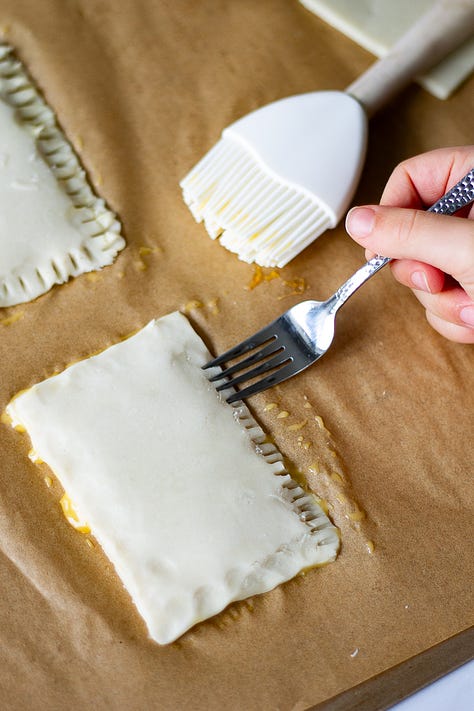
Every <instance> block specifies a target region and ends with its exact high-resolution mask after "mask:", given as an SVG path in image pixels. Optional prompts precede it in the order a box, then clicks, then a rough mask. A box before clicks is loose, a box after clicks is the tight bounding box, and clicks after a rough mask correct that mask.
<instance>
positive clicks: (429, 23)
mask: <svg viewBox="0 0 474 711" xmlns="http://www.w3.org/2000/svg"><path fill="white" fill-rule="evenodd" d="M473 33H474V0H438V2H436V3H435V5H433V7H432V8H431V9H430V10H428V12H427V13H426V14H424V15H423V16H422V17H421V18H420V19H419V20H418V22H416V23H415V24H414V25H413V26H412V27H411V28H410V29H409V30H408V32H407V33H406V34H404V35H403V36H402V37H401V38H400V39H399V40H398V42H397V43H396V44H395V45H394V46H393V47H392V49H391V50H390V52H389V53H388V54H387V55H386V56H385V57H383V58H382V59H379V60H378V61H377V62H375V64H373V65H372V66H371V67H370V68H369V69H368V70H367V71H366V72H364V74H362V76H361V77H359V78H358V79H356V80H355V81H354V82H353V83H352V84H351V85H350V86H349V87H348V88H347V89H346V91H347V93H348V94H351V96H353V97H354V98H355V99H357V100H358V101H359V102H360V103H361V104H362V105H363V106H364V108H365V110H366V112H367V114H368V116H371V115H372V114H374V113H375V112H376V111H378V110H379V109H380V108H381V107H382V106H384V105H385V104H386V103H387V102H389V101H390V99H392V98H393V97H394V96H395V95H396V94H397V93H398V92H399V91H401V90H402V89H403V88H404V87H405V86H406V85H407V84H409V83H410V82H411V81H412V80H413V78H414V77H415V76H417V75H418V74H420V73H422V72H424V71H426V70H427V69H429V68H430V67H433V66H434V65H435V64H437V63H438V62H439V61H441V59H443V58H444V57H445V56H446V55H447V54H449V53H450V52H452V51H453V50H454V49H455V48H456V47H458V46H459V45H460V44H461V43H462V42H463V41H464V40H466V39H468V38H469V37H470V36H471V35H472V34H473Z"/></svg>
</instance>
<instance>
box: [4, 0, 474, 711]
mask: <svg viewBox="0 0 474 711" xmlns="http://www.w3.org/2000/svg"><path fill="white" fill-rule="evenodd" d="M0 26H2V27H3V28H4V30H5V31H6V32H7V36H8V38H9V39H10V40H11V42H12V43H13V44H14V45H15V46H16V47H17V49H18V52H19V54H20V55H21V57H22V59H23V60H24V61H25V63H26V64H27V66H28V68H29V70H30V71H31V73H32V74H33V76H34V78H35V79H36V81H37V83H38V84H39V86H40V87H41V89H42V90H43V91H44V94H45V96H46V99H47V100H48V101H49V102H50V104H51V106H52V107H53V108H54V109H55V111H56V112H57V115H58V117H59V121H60V123H61V125H62V126H63V128H64V129H65V131H66V133H67V135H68V137H69V138H70V140H71V141H72V142H73V144H74V145H75V147H76V149H77V151H78V153H79V154H80V156H81V158H82V161H83V163H84V165H85V167H86V169H87V171H88V173H89V176H90V179H91V181H92V183H93V184H94V186H95V188H96V189H97V191H98V192H99V193H100V194H101V195H103V196H104V197H105V198H106V200H107V201H108V202H109V204H110V205H111V207H112V208H113V209H114V210H116V211H117V213H118V214H119V216H120V218H121V219H122V221H123V226H124V233H125V236H126V239H127V242H128V246H127V248H126V249H125V251H124V252H123V253H122V254H121V255H120V256H119V257H118V259H117V261H116V263H115V264H114V265H113V266H112V267H109V268H106V269H104V270H103V271H102V272H101V273H100V274H98V275H97V276H92V277H88V276H82V277H80V278H77V279H75V280H73V281H71V282H70V283H68V284H67V285H65V286H61V287H57V288H55V289H53V290H52V291H51V292H50V293H48V294H47V295H45V296H43V297H41V298H39V299H38V300H37V301H35V302H34V303H31V304H25V305H20V306H18V307H15V308H12V309H6V310H4V311H3V312H2V313H1V314H0V318H1V319H2V321H1V322H0V363H1V382H0V408H1V409H2V410H3V409H4V407H5V405H6V404H7V403H8V401H9V399H10V398H11V397H12V396H13V395H14V394H15V393H16V392H17V391H18V390H20V389H22V388H25V387H28V386H30V385H32V384H33V383H35V382H38V381H39V380H41V379H43V378H44V377H46V376H48V375H51V374H52V373H53V371H54V370H55V369H57V368H59V369H61V368H63V367H64V366H65V365H66V364H68V363H70V362H71V361H73V360H76V359H77V358H80V357H83V356H86V355H88V354H90V353H92V352H94V351H97V350H99V349H103V348H105V347H107V346H108V345H110V344H112V343H114V342H116V341H117V340H118V339H119V338H121V337H122V336H123V335H125V334H127V333H130V332H131V331H133V330H134V329H137V328H139V327H142V326H143V325H145V324H146V323H147V322H148V320H149V319H151V318H153V317H159V316H162V315H164V314H166V313H168V312H169V311H172V310H175V309H179V308H181V309H183V308H185V307H186V306H187V310H188V311H189V312H190V314H189V315H190V318H191V319H192V322H193V324H194V325H195V327H196V328H197V329H198V331H199V332H200V333H201V335H203V336H204V338H205V339H206V341H207V343H208V344H209V346H210V347H212V348H213V349H214V350H215V351H216V352H219V351H221V350H222V349H223V348H225V347H228V346H230V345H231V344H233V343H234V342H236V341H237V340H240V339H241V338H243V337H244V336H246V335H248V334H249V333H251V332H253V331H254V330H256V329H257V328H258V327H261V326H262V325H264V324H265V323H267V322H268V321H269V320H270V319H272V318H274V317H275V316H276V315H278V314H279V313H280V312H281V311H283V310H285V309H286V308H288V307H289V306H291V305H292V304H293V303H296V302H297V301H298V300H300V299H301V298H315V299H321V298H326V297H327V296H328V295H329V294H330V293H332V291H333V290H334V289H335V288H337V287H338V286H339V285H340V283H342V281H343V280H344V279H345V278H347V276H348V275H349V274H350V273H352V271H354V270H355V269H356V268H357V267H358V266H359V265H360V264H361V262H362V261H363V250H362V249H361V248H360V247H358V246H357V245H355V244H354V243H353V242H352V241H351V240H350V239H349V238H348V237H347V236H346V235H345V233H344V230H343V228H342V227H339V228H337V229H336V230H333V231H331V232H328V233H326V234H325V235H324V236H322V237H321V238H320V239H319V240H318V241H317V242H316V243H315V244H314V245H313V246H311V247H310V248H309V249H307V250H306V251H305V252H304V254H302V255H300V256H299V257H298V258H297V259H295V260H294V261H293V262H292V263H291V264H290V265H289V266H288V267H286V268H285V269H284V270H282V271H281V275H280V278H275V279H273V280H272V281H264V282H263V283H261V284H260V285H258V286H257V287H256V288H255V289H253V290H247V289H246V285H248V284H249V282H250V281H251V278H252V275H253V268H252V267H251V266H249V265H246V264H243V263H240V262H239V261H238V260H237V258H236V257H235V256H234V255H232V254H230V253H228V252H227V251H226V250H224V249H223V248H222V247H220V246H219V245H218V244H217V243H214V242H212V241H211V240H210V239H209V238H208V237H207V235H206V234H205V232H204V229H203V227H202V226H198V225H196V224H195V222H194V220H193V219H192V217H191V215H190V214H189V212H188V210H187V208H186V207H185V206H184V204H183V202H182V200H181V195H180V190H179V188H178V180H179V179H180V178H181V177H182V176H183V175H184V174H185V173H186V172H187V171H188V170H189V169H190V168H191V167H192V166H193V165H194V164H195V162H196V161H197V159H198V158H200V157H201V156H202V155H203V153H204V152H205V151H206V150H207V149H208V148H209V147H210V146H212V145H213V144H214V143H215V142H216V140H217V139H218V137H219V135H220V132H221V130H222V128H223V127H225V126H226V125H228V124H229V123H230V122H232V121H233V120H234V119H236V118H238V117H239V116H241V115H243V114H246V113H247V112H249V111H250V110H252V109H254V108H256V107H258V106H261V105H263V104H265V103H268V102H269V101H272V100H274V99H277V98H280V97H283V96H286V95H290V94H293V93H298V92H305V91H310V90H317V89H328V88H335V89H339V88H340V89H342V88H344V86H346V85H347V84H349V83H350V82H351V81H352V80H353V79H354V78H355V77H356V76H357V75H358V74H359V73H361V72H362V71H363V70H364V69H365V68H366V67H367V66H368V65H369V63H370V62H371V61H372V58H371V57H370V56H369V55H368V54H367V53H365V52H364V51H363V50H361V49H360V48H359V47H357V46H356V45H355V44H353V43H352V42H351V41H350V40H348V39H346V38H345V37H343V36H342V35H340V34H338V33H337V32H336V31H334V30H333V29H331V28H330V27H328V26H326V25H325V24H323V23H322V22H321V21H319V20H318V19H317V18H315V17H313V16H312V15H310V14H309V13H307V12H306V11H305V10H304V9H303V8H302V7H300V6H299V5H298V3H297V2H295V1H293V0H259V2H255V0H203V1H201V2H192V1H191V0H160V1H156V2H152V1H151V0H149V1H145V0H141V1H137V0H121V1H120V2H119V3H116V2H113V1H112V0H82V1H81V0H42V2H34V1H33V0H0ZM473 89H474V83H473V80H472V79H471V80H470V81H468V82H467V83H466V84H465V85H464V86H463V88H462V89H461V90H460V91H458V92H457V94H456V95H455V96H454V97H453V98H452V99H450V100H449V101H447V102H440V101H437V100H436V99H434V98H432V97H430V96H429V95H428V94H426V93H425V92H423V90H421V89H419V88H417V87H412V88H410V89H408V90H407V91H406V92H405V93H404V94H403V95H402V96H401V97H400V98H399V100H398V101H396V102H395V103H394V104H392V106H391V107H390V109H387V110H386V111H385V112H383V113H382V114H380V115H379V116H378V117H376V118H374V119H373V120H372V122H371V126H370V145H369V152H368V158H367V164H366V168H365V171H364V174H363V176H362V181H361V186H360V189H359V191H358V194H357V196H356V198H355V202H356V203H361V202H365V201H376V200H377V199H378V197H379V195H380V193H381V190H382V188H383V185H384V183H385V181H386V179H387V178H388V176H389V174H390V172H391V170H392V168H393V167H394V166H395V164H396V163H397V162H399V161H400V160H402V159H403V158H406V157H408V156H410V155H413V154H415V153H419V152H422V151H426V150H428V149H431V148H434V147H439V146H445V145H455V144H463V143H469V142H472V115H473V109H474V102H473ZM143 247H146V248H149V249H145V250H143ZM149 250H151V251H149ZM0 258H1V255H0ZM298 279H304V280H305V282H306V284H307V289H306V291H305V293H304V295H302V294H298V293H293V292H295V289H294V288H293V286H294V285H292V282H295V281H296V280H298ZM300 283H301V282H300ZM296 291H297V289H296ZM216 299H217V301H216ZM192 301H198V302H200V304H201V306H200V307H199V308H191V306H190V302H192ZM195 306H196V305H195ZM10 317H14V319H16V320H14V319H11V320H10V325H6V324H8V323H9V322H8V321H7V322H4V321H3V319H10ZM472 354H473V351H472V347H469V346H463V345H457V344H454V343H450V342H447V341H445V340H444V339H443V338H441V337H440V336H438V335H437V334H436V333H434V332H433V331H432V330H431V329H430V327H429V326H428V325H427V323H426V321H425V319H424V314H423V311H422V309H421V308H420V306H419V305H418V303H417V302H416V301H415V299H414V298H413V297H412V295H411V294H410V293H409V292H408V290H407V289H405V288H403V287H401V286H399V285H397V284H396V283H395V282H394V280H393V279H392V278H391V275H390V273H389V271H388V270H387V271H386V272H383V273H381V274H380V275H378V276H377V277H376V278H374V279H373V280H371V282H370V283H369V284H367V285H366V286H364V289H362V290H361V291H360V292H359V293H358V295H357V296H355V297H354V298H353V299H352V300H351V302H350V304H348V305H347V306H346V307H345V309H343V311H342V312H341V314H340V317H339V320H338V333H337V337H336V341H335V345H334V347H333V350H332V352H331V353H330V354H328V355H327V356H326V357H325V358H324V359H323V360H322V361H320V362H319V363H318V364H317V365H316V366H314V367H313V368H311V369H309V370H308V371H306V372H305V373H303V374H301V375H300V376H299V377H298V378H296V379H294V380H292V381H290V382H288V383H286V384H284V385H282V386H281V387H279V388H278V389H275V390H273V391H269V392H267V393H265V394H263V395H261V396H259V397H257V398H255V399H253V401H252V402H251V405H252V408H253V412H254V413H255V415H256V417H257V418H258V419H259V420H260V421H261V423H262V424H263V425H264V427H265V428H266V429H267V431H268V432H269V433H270V435H271V436H273V437H274V439H275V441H276V442H277V444H278V446H279V447H280V448H281V449H282V451H283V452H284V454H285V455H286V456H287V457H288V458H289V459H290V460H291V462H292V465H293V467H294V469H295V470H298V471H300V472H302V473H303V474H304V475H305V476H306V477H307V479H308V482H309V485H310V486H311V487H312V488H313V490H314V491H316V492H318V493H319V494H320V495H322V496H324V497H325V498H326V499H327V500H328V502H329V504H330V506H331V509H330V511H331V515H332V517H333V519H334V521H335V523H336V524H337V525H338V526H339V527H340V530H341V535H342V550H341V553H340V556H339V558H338V560H337V562H336V563H334V564H332V565H329V566H327V567H325V568H322V569H319V570H313V571H310V572H308V573H307V574H306V575H305V576H304V577H299V578H297V579H295V580H293V581H290V582H289V583H287V584H285V585H283V586H281V587H279V588H278V589H276V590H274V591H272V592H270V593H268V594H266V595H263V596H260V597H256V598H254V599H253V600H252V604H251V605H250V606H248V605H246V604H244V603H241V604H236V605H233V606H232V607H230V608H229V609H228V610H226V611H225V612H223V613H222V614H221V615H219V616H217V617H216V618H214V619H213V620H210V621H208V622H204V623H202V624H200V625H198V626H197V627H195V628H194V629H193V630H192V631H190V632H189V633H187V634H186V635H185V636H184V637H183V638H182V639H181V640H179V642H177V643H175V644H172V645H170V646H168V647H163V648H160V647H159V646H157V645H155V644H154V643H152V642H151V641H150V640H149V639H148V638H147V635H146V630H145V628H144V625H143V623H142V621H141V619H140V617H139V615H138V614H137V612H136V610H135V609H134V607H133V605H132V603H131V602H130V599H129V597H128V595H127V594H126V592H125V591H124V590H123V588H122V587H121V584H120V581H119V580H118V579H117V577H116V575H115V573H114V571H113V569H112V567H111V565H110V564H109V562H108V561H107V560H106V559H105V557H104V556H103V554H102V553H101V551H100V549H99V548H98V547H97V546H96V547H94V548H93V549H90V548H89V547H88V546H87V545H86V541H85V538H84V536H81V535H80V534H78V533H76V532H75V531H73V530H72V529H71V528H70V526H69V525H68V524H67V522H66V521H65V519H64V518H63V516H62V515H61V513H60V511H59V506H58V500H59V497H60V495H61V489H60V486H59V485H58V484H57V483H56V482H54V483H53V486H52V487H51V488H49V489H48V488H47V486H46V485H45V482H44V476H45V475H46V474H47V470H45V469H42V468H41V467H37V466H34V465H33V464H31V463H30V462H29V461H28V459H27V451H28V446H29V445H28V441H27V438H26V437H21V436H20V435H19V434H17V433H16V432H13V431H12V430H10V429H9V428H7V427H6V426H4V425H2V426H1V427H0V452H1V457H0V590H1V596H0V705H1V707H2V709H13V710H15V711H16V710H17V709H18V710H19V709H30V708H35V709H38V710H40V709H41V710H42V709H48V711H54V710H55V709H64V708H73V709H75V708H95V709H101V710H102V709H108V710H110V709H113V710H115V709H117V710H120V711H121V710H122V709H127V710H135V709H140V710H141V709H166V710H168V709H171V710H174V709H181V708H192V709H222V708H226V709H249V710H250V709H293V710H296V709H304V708H306V707H309V706H312V705H317V704H323V703H324V702H327V701H328V700H330V699H332V698H333V697H335V696H337V695H340V694H342V693H346V694H349V695H348V696H347V695H346V696H345V697H342V698H346V699H348V700H347V704H346V705H345V706H343V707H345V708H351V707H354V706H355V704H356V702H357V698H358V697H357V695H354V696H353V697H352V696H351V692H350V690H351V689H352V688H353V687H357V688H360V685H361V684H366V683H367V684H369V686H368V687H367V686H364V688H365V689H367V688H368V689H369V691H370V682H368V680H370V679H371V678H372V677H376V678H377V680H378V682H377V683H378V686H377V689H378V694H374V695H373V697H371V695H370V693H368V696H367V698H368V701H367V703H368V706H367V708H381V707H383V706H386V705H387V704H389V703H390V702H392V701H394V700H395V698H401V697H402V696H403V695H404V693H406V691H408V690H412V689H413V686H414V685H413V683H412V684H411V685H409V684H407V685H405V682H404V677H403V675H401V676H400V675H399V676H398V677H396V678H397V679H398V681H397V683H396V684H393V683H392V684H389V683H387V690H386V693H385V692H384V684H383V678H384V677H383V673H384V672H385V671H387V674H389V672H388V670H389V669H391V668H393V667H395V668H397V669H398V668H400V667H398V666H396V665H401V664H402V663H404V662H406V660H408V659H410V660H411V662H410V664H409V669H411V670H413V668H414V666H415V662H416V658H417V656H418V655H422V653H423V652H424V651H425V650H427V649H429V648H431V647H433V646H434V645H438V644H440V643H442V642H443V641H445V640H448V639H450V638H453V637H454V635H457V634H459V633H462V632H463V631H465V630H466V629H467V628H469V626H470V625H471V624H472V622H473V610H472V600H473V597H472V593H473V590H472V580H473V551H472V537H473V521H472V519H473V516H472V503H473V482H472V462H473V437H472V434H473V405H474V402H473V392H474V369H473V357H472ZM305 396H306V398H307V399H305ZM270 402H276V403H277V407H275V408H273V409H270V410H269V409H265V407H266V405H268V403H270ZM307 403H309V405H311V407H309V405H308V406H307V407H305V405H306V404H307ZM177 407H179V403H177ZM282 410H285V411H288V412H289V416H288V417H287V418H278V417H277V414H278V413H279V412H280V411H282ZM316 415H318V416H320V417H322V418H323V420H324V423H325V425H326V427H327V429H328V431H329V432H330V433H331V436H329V434H328V433H327V432H326V431H325V430H324V429H321V427H320V426H319V424H318V421H317V420H316V419H315V416H316ZM305 419H306V420H308V422H307V424H306V425H305V426H304V427H302V428H301V429H300V430H294V429H293V430H292V429H291V428H290V425H291V424H297V423H301V422H303V421H304V420H305ZM300 436H303V438H304V440H303V442H302V441H301V440H300V441H298V437H300ZM306 442H309V443H310V445H308V447H307V448H305V446H304V444H305V443H306ZM334 472H336V474H337V473H339V475H340V477H341V476H342V477H343V480H342V481H341V480H340V479H338V477H337V476H334ZM216 475H218V473H216ZM354 502H355V503H354ZM361 510H363V511H364V512H365V513H366V516H365V518H363V519H362V516H363V514H361V513H360V511H361ZM367 541H373V543H374V550H373V553H370V552H369V548H370V546H368V545H367ZM461 637H462V635H461ZM464 640H466V638H465V637H464ZM471 640H472V638H471ZM463 649H465V655H463V658H464V656H465V658H467V657H468V656H469V654H470V652H472V644H470V645H467V646H466V643H465V642H464V647H463ZM419 658H420V659H421V658H423V657H422V656H421V657H419ZM438 658H439V655H438ZM453 659H457V663H459V662H460V661H462V659H459V657H455V655H454V656H453V653H452V651H451V652H450V651H449V648H447V651H446V666H445V669H446V670H447V669H449V668H450V666H452V665H453V664H454V663H455V662H453ZM413 660H415V661H413ZM425 666H426V665H425ZM438 667H439V665H438ZM437 669H438V671H437V673H440V670H439V668H437ZM441 671H442V669H441ZM380 674H382V677H380ZM377 675H378V676H377ZM428 676H429V674H428ZM388 678H389V677H388V676H387V679H388ZM392 678H393V676H392ZM426 678H427V676H426V675H425V677H420V679H421V680H423V679H425V680H426ZM380 679H382V685H381V684H380ZM418 683H421V682H420V681H419V682H418ZM374 688H375V687H374ZM380 689H382V695H380ZM340 698H341V697H340ZM351 699H353V701H351ZM330 706H331V704H329V707H330ZM334 708H335V706H334ZM339 708H341V706H339Z"/></svg>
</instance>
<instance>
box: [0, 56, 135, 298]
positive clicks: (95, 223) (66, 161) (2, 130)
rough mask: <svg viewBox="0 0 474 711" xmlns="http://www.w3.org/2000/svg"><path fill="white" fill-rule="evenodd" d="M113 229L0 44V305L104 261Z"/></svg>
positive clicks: (115, 238)
mask: <svg viewBox="0 0 474 711" xmlns="http://www.w3.org/2000/svg"><path fill="white" fill-rule="evenodd" d="M120 230H121V226H120V224H119V222H118V220H117V218H116V216H115V215H114V213H113V212H111V211H110V210H109V209H108V208H107V207H106V205H105V203H104V201H103V200H102V199H100V198H98V197H97V196H96V195H94V193H93V192H92V190H91V188H90V186H89V184H88V182H87V180H86V177H85V172H84V170H83V169H82V167H81V165H80V163H79V160H78V158H77V156H76V155H75V153H74V151H73V149H72V147H71V145H70V144H69V142H68V141H67V139H66V137H65V136H64V134H63V133H62V131H61V130H60V129H59V128H58V126H57V124H56V120H55V116H54V114H53V112H52V111H51V109H50V108H49V107H48V106H47V105H46V104H45V102H44V100H43V99H42V97H41V96H40V95H39V93H38V91H37V90H36V88H35V87H34V86H33V84H32V83H31V80H30V78H29V77H28V75H27V73H26V72H25V69H24V68H23V66H22V64H21V62H19V61H18V59H16V57H15V56H14V55H13V53H12V49H11V47H9V46H8V45H6V44H2V43H1V42H0V255H1V259H0V307H2V306H12V305H14V304H18V303H21V302H24V301H30V300H32V299H34V298H36V297H37V296H39V295H40V294H44V293H45V292H46V291H48V290H49V289H50V288H51V287H52V286H53V284H61V283H63V282H65V281H67V280H68V279H69V277H71V276H77V275H78V274H82V273H84V272H89V271H92V270H94V269H100V268H101V267H103V266H106V265H107V264H111V263H112V262H113V261H114V259H115V257H116V255H117V253H118V252H119V251H120V250H121V249H123V247H124V246H125V241H124V239H123V237H122V236H121V234H120Z"/></svg>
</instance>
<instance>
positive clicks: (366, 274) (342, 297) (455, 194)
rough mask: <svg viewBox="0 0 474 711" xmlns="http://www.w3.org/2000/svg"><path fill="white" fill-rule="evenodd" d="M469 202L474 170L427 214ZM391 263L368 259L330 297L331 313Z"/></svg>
mask: <svg viewBox="0 0 474 711" xmlns="http://www.w3.org/2000/svg"><path fill="white" fill-rule="evenodd" d="M471 202H474V168H472V169H471V170H470V171H469V173H467V174H466V175H465V176H464V178H461V180H460V181H459V182H458V183H456V185H454V187H452V188H451V190H449V191H448V192H447V193H446V194H445V195H443V197H441V198H440V199H439V200H437V201H436V202H435V203H434V205H431V207H429V208H428V210H427V212H435V213H437V214H438V215H452V214H454V213H455V212H457V211H458V210H460V209H461V207H464V206H465V205H469V203H471ZM391 261H392V258H391V257H382V256H380V255H378V254H377V255H376V256H375V257H372V259H369V261H368V262H366V263H365V264H364V265H363V266H362V267H361V268H360V269H358V270H357V271H356V272H355V274H353V275H352V276H351V277H349V279H348V280H347V281H346V282H344V284H343V285H342V286H341V287H339V289H338V290H337V291H336V293H335V294H334V296H332V297H331V299H330V301H331V302H332V303H331V313H336V311H337V310H338V309H340V308H341V306H342V305H343V304H344V303H345V302H346V301H347V299H348V298H349V297H350V296H352V294H353V293H354V292H355V291H357V289H358V288H359V287H360V286H362V284H364V283H365V282H366V281H367V279H370V277H371V276H373V275H374V274H376V273H377V272H378V271H380V269H382V267H384V266H385V265H386V264H388V263H389V262H391Z"/></svg>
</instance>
